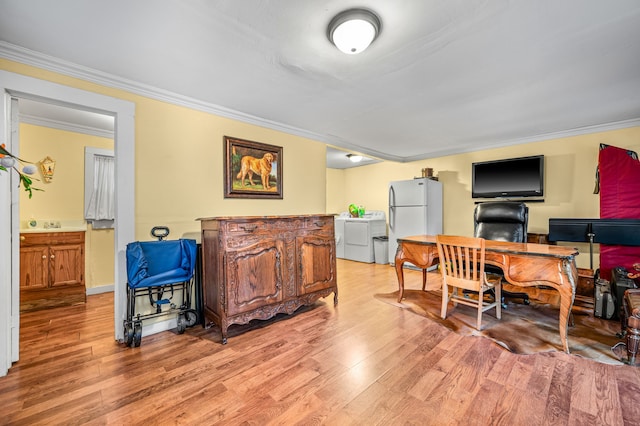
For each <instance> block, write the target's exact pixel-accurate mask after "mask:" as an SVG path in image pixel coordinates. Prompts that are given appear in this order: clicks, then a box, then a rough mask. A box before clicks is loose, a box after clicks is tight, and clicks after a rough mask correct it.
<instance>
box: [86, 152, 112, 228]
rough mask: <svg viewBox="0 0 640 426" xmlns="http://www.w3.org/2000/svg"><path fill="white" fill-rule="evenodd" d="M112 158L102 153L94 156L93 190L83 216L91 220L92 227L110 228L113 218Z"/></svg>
mask: <svg viewBox="0 0 640 426" xmlns="http://www.w3.org/2000/svg"><path fill="white" fill-rule="evenodd" d="M114 168H115V164H114V159H113V157H107V156H104V155H95V156H94V171H93V190H92V192H91V196H90V198H89V203H88V205H87V211H86V212H85V218H86V219H87V220H91V221H93V227H94V228H112V227H113V220H114V218H115V205H114V204H115V203H114V200H115V197H114V196H115V176H114Z"/></svg>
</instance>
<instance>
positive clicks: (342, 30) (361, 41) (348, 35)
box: [327, 9, 380, 55]
mask: <svg viewBox="0 0 640 426" xmlns="http://www.w3.org/2000/svg"><path fill="white" fill-rule="evenodd" d="M379 33H380V19H379V18H378V16H377V15H376V14H375V13H373V12H371V11H370V10H366V9H349V10H345V11H344V12H341V13H339V14H337V15H336V16H335V17H334V18H333V19H332V20H331V22H329V27H328V28H327V37H329V40H330V41H331V43H333V44H334V45H335V46H336V47H337V48H338V49H340V50H341V51H342V52H344V53H346V54H348V55H356V54H358V53H361V52H363V51H364V50H365V49H366V48H367V47H369V45H370V44H371V43H372V42H373V41H374V40H375V39H376V37H378V34H379Z"/></svg>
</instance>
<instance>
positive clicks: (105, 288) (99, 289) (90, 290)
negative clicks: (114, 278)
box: [87, 284, 116, 296]
mask: <svg viewBox="0 0 640 426" xmlns="http://www.w3.org/2000/svg"><path fill="white" fill-rule="evenodd" d="M115 288H116V287H115V285H113V284H107V285H101V286H98V287H90V288H87V296H91V295H93V294H100V293H109V292H113V291H115Z"/></svg>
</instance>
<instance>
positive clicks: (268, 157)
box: [224, 136, 282, 199]
mask: <svg viewBox="0 0 640 426" xmlns="http://www.w3.org/2000/svg"><path fill="white" fill-rule="evenodd" d="M224 149H225V154H224V198H275V199H282V147H281V146H275V145H269V144H265V143H261V142H253V141H248V140H244V139H238V138H234V137H230V136H225V137H224Z"/></svg>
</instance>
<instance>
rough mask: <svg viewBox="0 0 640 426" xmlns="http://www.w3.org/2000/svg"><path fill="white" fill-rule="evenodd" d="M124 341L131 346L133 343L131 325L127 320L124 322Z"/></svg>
mask: <svg viewBox="0 0 640 426" xmlns="http://www.w3.org/2000/svg"><path fill="white" fill-rule="evenodd" d="M124 342H125V343H126V344H127V346H129V347H131V345H132V343H133V327H131V324H129V323H127V322H125V323H124Z"/></svg>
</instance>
